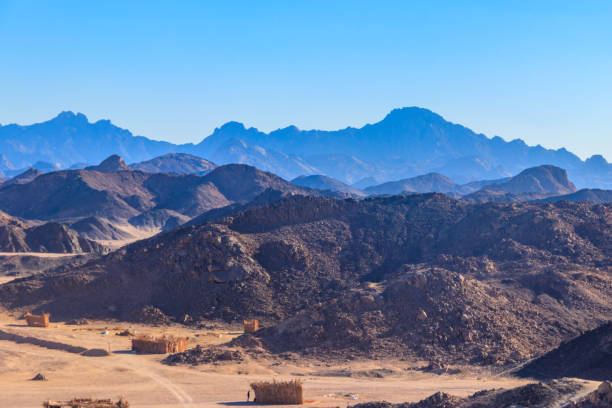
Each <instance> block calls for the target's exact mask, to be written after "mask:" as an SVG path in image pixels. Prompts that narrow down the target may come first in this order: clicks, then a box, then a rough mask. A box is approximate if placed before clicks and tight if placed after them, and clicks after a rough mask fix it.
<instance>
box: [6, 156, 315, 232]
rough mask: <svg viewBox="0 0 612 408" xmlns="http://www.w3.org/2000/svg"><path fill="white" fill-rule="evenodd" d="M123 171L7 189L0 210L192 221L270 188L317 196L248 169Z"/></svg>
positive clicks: (119, 167)
mask: <svg viewBox="0 0 612 408" xmlns="http://www.w3.org/2000/svg"><path fill="white" fill-rule="evenodd" d="M124 165H125V163H124V162H123V160H121V159H120V158H119V157H118V156H111V157H110V158H108V159H106V160H104V161H103V163H102V164H101V165H100V166H94V167H89V168H88V170H63V171H57V172H52V173H47V174H43V175H40V176H38V177H36V178H35V179H33V180H32V181H30V182H29V183H25V184H12V185H8V186H6V187H4V188H2V189H0V208H1V209H3V210H4V211H6V212H7V213H9V214H12V215H15V216H19V217H22V218H27V219H40V220H56V221H60V220H71V221H74V220H77V219H80V218H87V217H95V216H98V217H103V218H106V219H110V220H125V219H130V218H132V217H135V216H138V215H140V214H142V213H145V212H147V211H151V210H161V209H166V210H173V211H176V212H178V213H180V214H183V215H186V216H188V217H193V216H196V215H199V214H201V213H203V212H205V211H207V210H210V209H213V208H218V207H223V206H226V205H229V204H232V203H234V202H247V201H250V200H252V199H253V198H255V197H256V196H257V195H258V194H260V193H262V192H263V191H265V190H266V189H269V188H272V189H275V190H279V191H287V192H289V191H291V192H295V193H301V194H311V193H316V192H315V191H314V190H309V189H305V188H302V187H298V186H295V185H293V184H291V183H289V182H287V181H285V180H283V179H281V178H280V177H278V176H276V175H274V174H271V173H266V172H263V171H260V170H258V169H256V168H254V167H251V166H246V165H238V164H235V165H226V166H222V167H218V168H216V169H215V170H213V171H212V172H210V173H208V174H206V175H205V176H197V175H185V174H183V175H179V174H167V173H144V172H141V171H136V170H131V169H129V168H127V170H125V169H126V167H125V166H124ZM99 170H102V171H99Z"/></svg>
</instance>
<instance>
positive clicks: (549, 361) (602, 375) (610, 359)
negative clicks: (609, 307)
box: [518, 321, 612, 381]
mask: <svg viewBox="0 0 612 408" xmlns="http://www.w3.org/2000/svg"><path fill="white" fill-rule="evenodd" d="M518 374H519V375H520V376H524V377H535V378H559V377H577V378H585V379H589V380H600V381H604V380H607V381H612V321H610V322H608V323H606V324H604V325H602V326H600V327H598V328H596V329H593V330H590V331H587V332H586V333H583V334H581V335H580V336H577V337H576V338H573V339H571V340H570V341H567V342H564V343H562V344H560V345H559V347H557V348H556V349H554V350H551V351H550V352H548V353H546V354H545V355H543V356H541V357H539V358H538V359H536V360H534V361H532V362H530V363H529V364H527V365H526V366H525V367H523V368H521V370H520V371H518Z"/></svg>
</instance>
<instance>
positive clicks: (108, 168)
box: [85, 154, 130, 173]
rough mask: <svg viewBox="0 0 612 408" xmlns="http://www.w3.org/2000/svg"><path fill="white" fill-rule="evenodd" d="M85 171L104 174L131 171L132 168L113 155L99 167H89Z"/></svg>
mask: <svg viewBox="0 0 612 408" xmlns="http://www.w3.org/2000/svg"><path fill="white" fill-rule="evenodd" d="M85 170H89V171H99V172H102V173H114V172H116V171H127V170H130V166H128V165H127V164H126V163H125V161H123V159H122V158H121V156H118V155H116V154H113V155H111V156H109V157H107V158H106V159H104V160H103V161H102V163H100V164H98V165H97V166H89V167H85Z"/></svg>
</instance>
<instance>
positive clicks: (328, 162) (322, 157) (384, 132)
mask: <svg viewBox="0 0 612 408" xmlns="http://www.w3.org/2000/svg"><path fill="white" fill-rule="evenodd" d="M25 146H27V149H26V148H25ZM0 151H2V153H3V155H4V156H3V158H2V160H3V162H4V163H5V166H4V167H6V168H8V167H12V168H15V169H18V168H27V167H32V163H34V162H36V161H40V160H43V161H46V162H49V163H55V164H57V165H60V166H61V167H63V168H66V167H69V166H70V165H72V164H74V163H83V162H84V163H96V162H100V161H101V160H103V159H104V158H105V157H108V156H109V155H111V154H120V155H121V156H122V157H124V158H125V159H126V160H127V161H128V162H130V163H134V162H140V161H143V160H150V159H152V158H154V157H157V156H160V155H164V154H167V153H189V154H193V155H196V156H199V157H203V158H206V159H209V160H212V161H213V162H215V163H217V164H220V165H222V164H228V163H244V164H250V165H254V166H256V167H258V168H260V169H262V170H265V171H271V172H274V173H276V174H278V175H280V176H281V177H284V178H286V179H292V178H295V177H297V176H299V175H304V174H305V175H310V174H322V175H326V176H329V177H333V178H335V179H337V180H340V181H342V182H346V183H348V184H351V183H355V182H357V181H358V180H361V179H363V178H366V177H375V178H376V179H378V180H382V181H385V180H398V179H404V178H409V177H414V176H416V175H419V174H426V173H431V172H438V173H441V174H445V175H446V176H447V177H450V178H452V179H454V180H456V181H457V182H459V183H467V182H470V181H473V180H482V179H496V178H502V177H507V176H509V175H511V174H516V173H518V172H520V171H522V170H524V169H526V168H529V167H534V166H539V165H543V164H551V165H554V166H557V167H561V168H565V169H567V171H568V173H569V175H570V177H571V178H572V180H574V182H576V183H577V184H578V185H579V186H580V187H581V188H584V187H590V188H608V189H612V164H610V163H608V162H607V161H606V160H605V159H604V158H603V157H602V156H599V155H596V156H593V157H591V158H589V159H587V160H586V161H582V160H580V159H579V158H578V157H577V156H575V155H574V154H572V153H570V152H568V151H567V150H565V149H559V150H549V149H545V148H543V147H541V146H535V147H533V146H527V145H526V144H525V143H524V142H523V141H521V140H513V141H511V142H506V141H505V140H503V139H502V138H500V137H497V136H496V137H493V138H488V137H486V136H485V135H482V134H476V133H474V132H473V131H471V130H470V129H467V128H465V127H463V126H461V125H457V124H454V123H450V122H448V121H446V120H444V119H443V118H442V117H441V116H439V115H437V114H435V113H433V112H431V111H429V110H427V109H421V108H414V107H413V108H403V109H396V110H393V111H392V112H391V113H389V114H388V115H387V116H386V117H385V118H384V119H383V120H381V121H380V122H377V123H374V124H369V125H366V126H364V127H362V128H359V129H357V128H350V127H349V128H346V129H341V130H337V131H320V130H299V129H297V128H296V127H295V126H290V127H287V128H284V129H279V130H276V131H273V132H270V133H264V132H260V131H258V130H257V129H255V128H246V127H245V126H243V125H242V124H240V123H236V122H229V123H227V124H225V125H223V126H221V127H220V128H218V129H215V131H214V132H213V133H212V134H211V135H210V136H208V137H206V138H205V139H204V140H202V141H201V142H200V143H198V144H196V145H193V144H185V145H173V144H171V143H166V142H157V141H152V140H149V139H147V138H144V137H140V136H133V135H132V134H131V133H130V132H129V131H127V130H124V129H121V128H118V127H116V126H114V125H112V124H111V123H110V121H107V120H102V121H98V122H95V123H90V122H89V121H88V120H87V118H86V117H85V116H84V115H82V114H74V113H72V112H63V113H61V114H60V115H59V116H58V117H56V118H54V119H52V120H50V121H47V122H43V123H38V124H34V125H30V126H19V125H7V126H0ZM55 164H54V166H55ZM0 170H2V169H1V168H0Z"/></svg>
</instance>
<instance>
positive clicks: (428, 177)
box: [364, 173, 460, 195]
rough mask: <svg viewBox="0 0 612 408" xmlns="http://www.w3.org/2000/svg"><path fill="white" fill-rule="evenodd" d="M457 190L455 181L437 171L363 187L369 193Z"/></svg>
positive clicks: (391, 193)
mask: <svg viewBox="0 0 612 408" xmlns="http://www.w3.org/2000/svg"><path fill="white" fill-rule="evenodd" d="M458 190H460V188H459V185H458V184H457V183H455V182H454V181H453V180H451V179H449V178H448V177H446V176H443V175H442V174H438V173H429V174H425V175H422V176H417V177H411V178H407V179H403V180H398V181H389V182H387V183H383V184H379V185H376V186H371V187H368V188H366V189H364V191H365V192H366V193H368V194H370V195H383V194H386V195H395V194H402V193H432V192H437V193H455V192H458Z"/></svg>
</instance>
